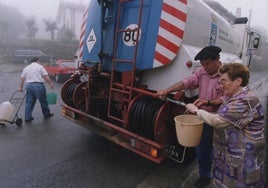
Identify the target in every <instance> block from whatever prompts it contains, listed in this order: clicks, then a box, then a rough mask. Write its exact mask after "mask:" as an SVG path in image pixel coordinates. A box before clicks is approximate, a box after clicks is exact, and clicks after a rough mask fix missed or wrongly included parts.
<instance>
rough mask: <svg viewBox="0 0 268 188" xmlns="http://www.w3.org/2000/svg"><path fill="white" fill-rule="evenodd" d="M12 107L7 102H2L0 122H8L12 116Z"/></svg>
mask: <svg viewBox="0 0 268 188" xmlns="http://www.w3.org/2000/svg"><path fill="white" fill-rule="evenodd" d="M13 110H14V106H13V105H12V104H11V103H10V102H9V101H5V102H2V103H1V105H0V120H8V121H9V119H10V117H11V115H12V114H13Z"/></svg>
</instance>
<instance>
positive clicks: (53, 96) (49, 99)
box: [47, 93, 57, 104]
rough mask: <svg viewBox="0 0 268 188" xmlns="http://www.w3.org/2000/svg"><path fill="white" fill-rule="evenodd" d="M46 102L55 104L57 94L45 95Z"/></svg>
mask: <svg viewBox="0 0 268 188" xmlns="http://www.w3.org/2000/svg"><path fill="white" fill-rule="evenodd" d="M47 102H48V104H56V103H57V94H56V93H47Z"/></svg>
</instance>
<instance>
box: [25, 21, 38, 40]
mask: <svg viewBox="0 0 268 188" xmlns="http://www.w3.org/2000/svg"><path fill="white" fill-rule="evenodd" d="M26 26H27V32H26V33H27V37H28V38H31V39H34V38H35V35H36V32H37V31H38V28H37V26H36V22H35V18H34V17H31V18H29V19H27V20H26Z"/></svg>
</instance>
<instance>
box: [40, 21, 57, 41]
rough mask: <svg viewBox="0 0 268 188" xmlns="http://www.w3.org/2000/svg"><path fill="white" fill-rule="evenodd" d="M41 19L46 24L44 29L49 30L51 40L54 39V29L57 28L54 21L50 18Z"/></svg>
mask: <svg viewBox="0 0 268 188" xmlns="http://www.w3.org/2000/svg"><path fill="white" fill-rule="evenodd" d="M43 21H44V24H45V26H46V31H49V32H50V37H51V40H54V38H55V30H57V29H58V27H57V24H56V22H55V21H51V20H46V19H43Z"/></svg>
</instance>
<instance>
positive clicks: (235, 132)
mask: <svg viewBox="0 0 268 188" xmlns="http://www.w3.org/2000/svg"><path fill="white" fill-rule="evenodd" d="M219 72H220V74H221V79H220V83H221V84H222V86H223V88H224V95H225V96H226V99H225V100H224V101H223V104H222V105H221V106H220V108H219V109H218V111H217V113H216V114H215V113H210V112H207V111H205V110H202V109H199V108H198V107H197V106H196V105H194V104H187V105H186V108H187V109H188V110H189V111H190V112H192V113H196V114H197V116H198V117H199V118H201V119H202V120H204V121H205V122H207V123H208V124H210V125H212V126H213V127H214V136H213V143H214V158H213V181H212V187H215V188H221V187H241V188H242V187H256V188H257V187H258V188H264V151H265V138H264V112H263V107H262V105H261V103H260V100H259V99H258V97H256V96H255V94H254V93H253V91H251V90H250V89H249V87H248V82H249V76H250V75H249V70H248V68H247V67H246V66H244V65H242V64H239V63H230V64H229V63H228V64H224V65H223V66H222V67H221V68H220V69H219Z"/></svg>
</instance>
